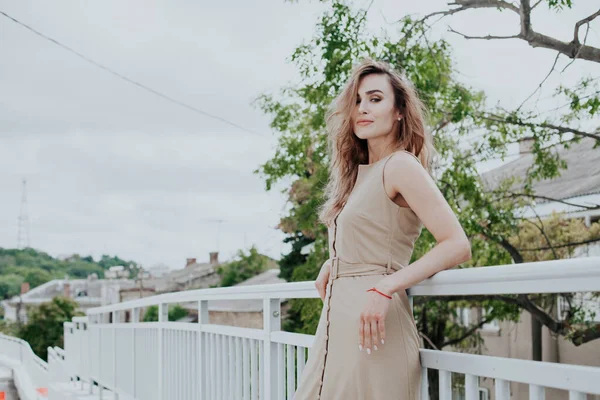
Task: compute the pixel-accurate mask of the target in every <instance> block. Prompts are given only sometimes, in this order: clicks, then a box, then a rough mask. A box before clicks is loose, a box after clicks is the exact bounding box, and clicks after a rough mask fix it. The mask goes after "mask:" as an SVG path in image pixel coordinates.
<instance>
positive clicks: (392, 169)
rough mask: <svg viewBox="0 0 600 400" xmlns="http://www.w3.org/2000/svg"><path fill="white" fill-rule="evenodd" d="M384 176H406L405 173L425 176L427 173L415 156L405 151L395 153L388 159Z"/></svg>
mask: <svg viewBox="0 0 600 400" xmlns="http://www.w3.org/2000/svg"><path fill="white" fill-rule="evenodd" d="M385 169H386V174H387V173H388V171H389V173H391V174H393V175H396V174H404V175H405V174H406V172H411V173H416V174H419V175H421V174H425V175H427V171H426V170H425V168H423V166H422V165H421V162H420V161H419V160H417V158H416V156H415V155H413V154H412V153H411V154H409V153H408V152H406V151H396V152H395V153H393V154H392V155H391V156H390V159H389V160H388V161H387V165H386V167H385Z"/></svg>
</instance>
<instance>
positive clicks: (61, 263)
mask: <svg viewBox="0 0 600 400" xmlns="http://www.w3.org/2000/svg"><path fill="white" fill-rule="evenodd" d="M115 265H124V266H125V267H126V268H130V267H129V266H130V265H131V266H132V268H131V276H135V275H136V273H137V269H138V264H137V263H135V262H133V261H126V260H122V259H120V258H119V257H116V256H114V257H111V256H108V255H103V256H102V257H101V258H100V260H98V261H96V260H94V258H93V257H92V256H85V257H82V256H80V255H78V254H74V255H72V256H70V257H68V258H66V259H64V260H59V259H56V258H54V257H52V256H50V255H48V254H47V253H44V252H42V251H38V250H35V249H32V248H26V249H22V250H21V249H3V248H1V247H0V299H7V298H10V297H12V296H15V295H17V294H19V293H20V291H21V284H22V283H23V282H29V286H30V289H33V288H34V287H36V286H39V285H41V284H42V283H45V282H48V281H50V280H52V279H62V278H64V277H65V275H68V276H69V278H71V279H80V278H87V276H88V275H90V274H92V273H96V274H97V275H98V278H103V277H104V271H106V270H107V269H108V268H110V267H113V266H115Z"/></svg>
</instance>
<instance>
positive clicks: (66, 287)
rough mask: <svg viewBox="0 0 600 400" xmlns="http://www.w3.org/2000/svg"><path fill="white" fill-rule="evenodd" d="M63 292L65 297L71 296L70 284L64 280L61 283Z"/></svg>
mask: <svg viewBox="0 0 600 400" xmlns="http://www.w3.org/2000/svg"><path fill="white" fill-rule="evenodd" d="M63 294H64V296H65V297H71V285H70V284H69V282H65V284H64V285H63Z"/></svg>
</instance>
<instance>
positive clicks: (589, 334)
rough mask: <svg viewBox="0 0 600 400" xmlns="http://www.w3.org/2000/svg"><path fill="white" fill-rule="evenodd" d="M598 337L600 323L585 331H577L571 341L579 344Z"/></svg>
mask: <svg viewBox="0 0 600 400" xmlns="http://www.w3.org/2000/svg"><path fill="white" fill-rule="evenodd" d="M598 338H600V324H596V325H593V326H591V327H589V328H588V329H585V330H583V331H578V332H575V333H574V334H573V335H572V336H571V342H572V343H573V344H574V345H575V346H579V345H582V344H584V343H587V342H591V341H592V340H595V339H598Z"/></svg>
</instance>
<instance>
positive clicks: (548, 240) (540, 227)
mask: <svg viewBox="0 0 600 400" xmlns="http://www.w3.org/2000/svg"><path fill="white" fill-rule="evenodd" d="M531 209H532V211H533V212H534V213H535V216H536V218H537V220H538V222H539V223H540V225H541V226H538V225H536V224H534V223H533V221H532V220H530V219H528V218H525V220H524V221H525V222H528V223H530V224H531V225H533V226H535V227H536V228H537V229H538V231H540V233H541V234H542V236H543V237H544V239H546V243H548V247H549V248H550V249H551V250H552V255H553V256H554V259H555V260H558V255H557V254H556V250H555V249H554V246H552V242H551V241H550V238H549V237H548V235H547V234H546V231H545V230H544V223H543V222H542V219H541V218H540V216H539V215H538V213H537V212H535V209H534V208H533V207H531Z"/></svg>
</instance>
